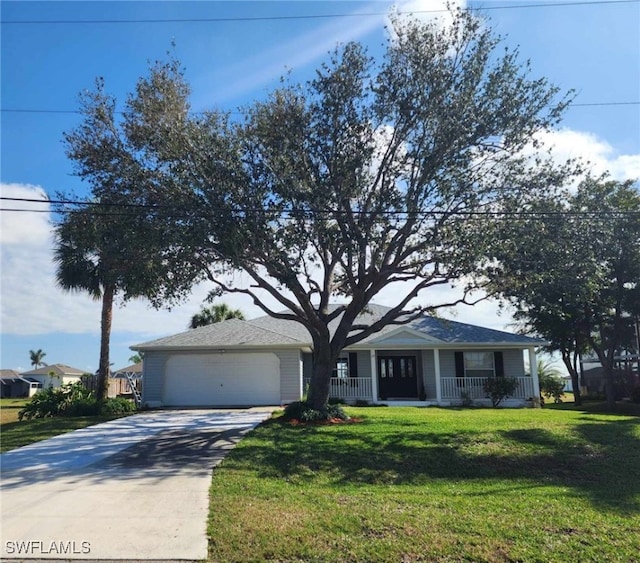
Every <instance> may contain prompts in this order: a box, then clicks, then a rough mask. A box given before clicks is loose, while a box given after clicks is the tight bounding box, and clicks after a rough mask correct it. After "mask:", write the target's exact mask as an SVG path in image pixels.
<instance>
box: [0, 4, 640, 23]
mask: <svg viewBox="0 0 640 563" xmlns="http://www.w3.org/2000/svg"><path fill="white" fill-rule="evenodd" d="M638 1H640V0H592V1H583V2H545V3H536V4H508V5H504V6H483V7H482V8H472V7H469V8H466V9H467V10H468V11H489V10H516V9H525V8H528V9H531V8H558V7H564V8H566V7H574V6H597V5H606V4H611V5H613V4H635V3H638ZM448 11H449V10H447V9H437V10H409V11H399V12H396V13H397V14H406V15H411V14H413V15H416V14H438V13H446V12H448ZM388 14H389V12H355V13H351V14H345V13H337V14H308V15H299V16H291V15H289V16H234V17H217V18H166V19H109V20H106V19H105V20H2V21H0V24H3V25H33V24H48V25H60V24H64V25H75V24H80V25H93V24H135V23H229V22H256V21H287V20H313V19H316V20H317V19H331V18H356V17H371V16H386V15H388Z"/></svg>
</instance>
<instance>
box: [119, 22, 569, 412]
mask: <svg viewBox="0 0 640 563" xmlns="http://www.w3.org/2000/svg"><path fill="white" fill-rule="evenodd" d="M392 25H393V28H394V29H393V33H392V34H390V39H389V41H388V44H387V46H386V50H385V52H384V54H383V55H382V57H381V58H380V59H379V60H376V59H373V58H371V57H370V56H369V55H368V54H367V52H366V50H365V49H364V48H363V47H362V46H361V45H360V44H357V43H348V44H346V45H343V46H340V47H339V48H337V49H336V51H335V52H334V53H333V55H332V56H331V57H330V59H329V60H328V61H327V62H326V63H325V64H324V65H322V66H321V67H320V68H319V69H318V71H317V74H316V77H315V79H313V80H311V81H310V82H308V83H306V84H302V85H296V84H291V83H289V82H288V81H287V80H285V81H283V83H282V85H281V87H280V88H278V89H277V90H275V91H274V92H273V93H272V94H271V95H270V96H269V97H268V98H267V99H266V100H265V101H261V102H257V103H255V104H253V105H252V106H250V107H248V108H245V116H246V117H245V119H244V120H239V121H233V120H231V119H230V116H229V115H224V114H220V113H218V112H215V111H212V112H205V113H203V114H198V115H192V114H189V113H188V86H187V85H186V82H185V79H184V76H183V74H182V73H181V72H180V71H179V69H178V67H177V65H176V64H175V63H173V62H170V63H168V64H166V65H157V66H155V67H154V68H152V72H151V74H150V76H149V77H147V78H143V79H141V80H140V82H139V83H138V87H137V89H136V92H135V93H134V95H133V96H131V97H130V99H129V100H128V103H127V109H126V111H125V117H124V123H125V124H124V129H123V130H124V133H125V135H126V139H127V142H128V143H129V146H130V147H131V148H132V149H133V153H134V154H135V158H136V160H137V161H138V162H140V163H143V164H144V167H143V168H144V169H145V171H146V174H147V175H148V176H149V177H151V178H152V179H153V182H151V185H152V189H150V191H149V194H150V197H149V198H148V202H149V203H150V204H154V203H158V202H161V203H162V204H163V205H167V204H168V205H169V207H170V210H169V211H166V212H164V211H162V209H163V207H156V208H155V209H154V214H155V215H156V219H158V220H160V221H164V222H165V223H166V224H167V225H170V226H171V228H169V227H168V232H169V233H171V232H173V233H174V234H175V235H176V237H175V238H173V239H172V238H171V237H170V236H168V237H167V239H166V241H167V245H168V246H170V247H171V248H174V249H188V252H185V254H184V255H185V256H186V257H187V258H188V261H189V266H190V268H191V267H195V268H196V269H197V271H198V272H199V273H200V274H201V275H204V276H206V277H207V278H208V279H209V280H210V281H211V282H213V283H214V284H215V285H216V287H217V288H218V289H219V290H220V292H221V293H224V292H228V293H232V292H235V293H243V294H246V295H248V296H250V297H251V298H252V299H253V301H254V303H255V304H256V305H257V306H258V307H260V308H261V309H262V310H263V311H264V312H265V313H267V314H269V315H271V316H273V317H276V318H279V319H287V320H291V321H294V322H298V323H301V324H302V325H303V326H304V327H305V328H306V329H307V330H308V331H309V334H310V335H311V338H312V341H313V356H314V358H313V359H314V362H313V365H314V367H313V375H312V379H311V386H310V389H309V400H310V401H311V403H312V404H313V406H314V407H315V408H318V409H321V408H323V407H324V406H325V405H326V402H327V398H328V393H329V381H330V377H331V373H332V370H333V367H334V365H335V361H336V359H337V357H338V355H339V354H340V352H341V350H342V349H343V348H344V347H346V346H351V345H354V344H357V343H358V342H360V341H362V340H363V339H364V338H366V337H367V336H369V335H371V334H373V333H375V332H376V331H379V330H380V329H382V328H383V327H385V326H387V325H389V324H394V323H395V324H401V323H405V322H407V321H409V320H411V319H412V318H414V317H416V316H417V315H419V314H422V313H423V312H425V311H434V310H436V309H437V308H439V307H442V306H445V305H451V304H455V303H459V302H467V301H468V300H469V293H470V292H471V290H473V289H475V288H478V287H482V286H483V285H484V284H485V283H486V277H485V276H484V274H485V269H486V266H487V257H488V256H489V252H488V248H489V246H490V245H491V243H492V240H491V237H490V236H489V235H490V234H491V233H492V230H491V229H487V228H486V221H487V217H488V216H487V215H483V214H485V213H493V212H496V211H500V210H501V206H502V202H503V200H505V199H506V198H517V197H519V195H520V194H522V193H523V192H527V193H532V192H535V191H536V190H542V189H545V188H546V187H547V186H548V185H549V184H559V183H560V184H561V183H562V182H563V181H564V179H565V177H566V176H567V174H569V167H560V166H556V165H554V164H553V163H552V161H551V159H550V158H548V157H545V156H540V155H538V156H537V157H536V158H532V157H531V156H530V150H529V149H530V147H531V146H532V143H533V139H534V135H535V134H536V133H537V132H540V131H542V130H546V129H549V128H551V127H553V126H555V125H556V124H557V123H558V121H559V119H560V116H561V113H562V110H563V109H564V107H565V106H566V104H567V102H568V98H567V96H559V95H558V90H557V89H556V88H554V87H552V86H550V85H549V84H548V83H547V81H546V80H545V79H534V78H531V77H530V76H529V72H530V71H529V67H528V65H527V64H526V63H522V62H520V60H519V55H518V53H517V51H510V50H508V49H503V48H502V46H501V39H500V38H499V37H496V36H495V34H494V33H493V32H492V30H491V29H490V27H489V26H488V25H487V22H485V21H482V20H480V19H478V18H476V17H475V16H474V15H472V14H471V13H469V12H464V11H458V12H455V13H453V17H452V23H451V25H446V26H443V25H441V24H439V23H434V22H432V23H427V24H423V23H419V22H416V21H400V20H395V21H394V22H393V23H392ZM176 108H182V109H176ZM533 144H535V143H533ZM232 272H243V273H244V274H245V277H246V278H248V279H249V280H250V283H247V284H245V285H239V284H238V282H237V281H234V280H233V278H230V277H229V273H232ZM237 279H238V278H236V280H237ZM452 283H461V285H462V290H461V293H460V295H458V296H457V297H455V298H452V299H451V300H450V301H449V302H447V303H443V302H442V301H440V300H438V299H430V297H429V296H430V295H431V293H430V292H429V291H428V290H429V289H430V288H436V287H439V286H448V285H449V284H452ZM383 290H387V294H386V295H387V298H389V296H390V295H392V296H395V303H394V304H393V306H392V307H391V308H390V310H389V311H388V313H386V314H385V315H384V316H383V317H382V318H381V319H379V320H378V321H377V322H375V323H374V324H372V325H363V324H357V317H358V315H359V314H360V313H362V312H363V311H366V309H367V306H368V305H369V304H370V303H371V302H372V300H374V299H375V298H376V296H378V295H379V294H380V292H381V291H383ZM265 295H266V296H267V297H266V298H265ZM333 301H339V302H341V303H342V304H340V305H339V306H337V307H330V304H331V303H332V302H333ZM272 303H276V304H277V306H276V307H273V306H272V305H270V304H272ZM330 324H331V325H332V328H331V330H330V328H329V325H330Z"/></svg>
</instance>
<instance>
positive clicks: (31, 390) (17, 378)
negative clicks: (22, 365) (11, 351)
mask: <svg viewBox="0 0 640 563" xmlns="http://www.w3.org/2000/svg"><path fill="white" fill-rule="evenodd" d="M40 389H42V384H41V383H40V382H38V381H36V380H30V379H28V378H25V377H22V376H21V375H20V373H19V372H17V371H16V370H14V369H2V370H0V397H2V398H8V397H32V396H33V395H35V394H36V393H37V392H38V391H39V390H40Z"/></svg>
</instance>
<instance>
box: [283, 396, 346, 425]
mask: <svg viewBox="0 0 640 563" xmlns="http://www.w3.org/2000/svg"><path fill="white" fill-rule="evenodd" d="M282 417H283V419H284V420H298V421H300V422H325V421H327V420H332V419H334V418H337V419H340V420H349V416H348V415H347V414H346V413H345V412H344V410H343V409H342V407H341V406H340V405H331V404H328V405H327V406H326V407H324V408H323V409H321V410H317V409H314V408H313V407H312V406H311V405H310V404H309V403H307V402H306V401H296V402H295V403H290V404H288V405H287V406H286V408H285V409H284V414H283V415H282Z"/></svg>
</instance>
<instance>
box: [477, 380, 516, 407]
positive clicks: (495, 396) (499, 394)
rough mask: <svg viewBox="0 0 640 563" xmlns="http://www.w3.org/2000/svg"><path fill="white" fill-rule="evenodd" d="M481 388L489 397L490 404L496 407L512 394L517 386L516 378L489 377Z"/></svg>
mask: <svg viewBox="0 0 640 563" xmlns="http://www.w3.org/2000/svg"><path fill="white" fill-rule="evenodd" d="M482 388H483V389H484V392H485V393H486V394H487V397H489V398H491V404H492V405H493V406H494V407H497V406H498V405H499V404H500V403H501V402H502V401H503V400H504V399H506V398H507V397H510V396H511V395H513V393H514V391H515V390H516V389H517V388H518V380H517V379H516V378H515V377H490V378H488V379H487V380H486V381H485V382H484V385H483V386H482Z"/></svg>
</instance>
